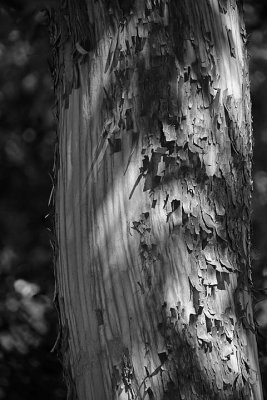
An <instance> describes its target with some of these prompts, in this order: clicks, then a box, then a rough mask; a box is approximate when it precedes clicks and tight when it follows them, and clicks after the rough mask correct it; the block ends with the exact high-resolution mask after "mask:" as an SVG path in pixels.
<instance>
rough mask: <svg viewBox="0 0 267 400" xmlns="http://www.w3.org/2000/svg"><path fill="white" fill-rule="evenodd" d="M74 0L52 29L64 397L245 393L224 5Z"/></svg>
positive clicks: (242, 225) (229, 6)
mask: <svg viewBox="0 0 267 400" xmlns="http://www.w3.org/2000/svg"><path fill="white" fill-rule="evenodd" d="M77 4H78V5H77V7H76V6H75V7H74V3H73V2H71V1H70V0H69V1H68V2H67V8H66V9H64V10H62V9H61V15H62V14H63V15H65V16H67V17H66V18H65V20H64V18H63V20H62V18H61V19H60V18H58V26H57V29H55V31H56V34H55V32H54V34H55V36H56V39H55V40H54V42H55V46H56V47H58V48H59V49H58V59H57V60H56V65H57V68H58V70H59V71H63V72H61V75H60V76H59V77H58V79H56V82H58V86H57V93H58V111H59V153H60V162H59V169H58V186H57V193H56V214H57V215H58V223H57V238H58V242H59V256H58V276H59V283H60V284H59V299H60V309H61V313H62V316H63V319H62V324H63V328H62V329H63V331H64V330H65V331H66V330H67V326H68V332H69V334H68V335H66V336H65V337H63V339H62V348H63V351H64V349H65V354H64V357H65V365H66V368H68V370H69V374H70V376H71V377H72V379H73V381H74V382H75V387H76V389H75V390H76V394H77V396H78V399H85V398H86V399H92V400H93V399H95V400H106V399H111V398H112V399H120V400H123V399H144V398H151V399H153V398H154V399H157V400H158V399H203V400H204V399H215V398H216V399H217V398H219V399H237V398H240V399H241V398H243V399H255V400H258V399H259V400H260V399H261V398H262V393H261V386H260V377H259V369H258V361H257V356H256V350H255V337H254V324H253V316H252V307H251V297H250V290H251V281H250V258H249V257H250V256H249V254H250V202H251V151H252V150H251V122H250V120H251V115H250V98H249V84H248V72H247V67H246V50H245V33H244V32H245V31H244V26H243V21H242V19H241V17H240V14H239V12H238V6H237V4H236V2H235V1H231V2H230V1H229V2H225V1H222V0H201V1H198V2H195V1H193V0H187V1H183V0H179V1H174V0H169V1H168V0H160V1H157V2H156V1H152V0H151V1H150V0H146V1H145V0H138V1H137V0H136V1H135V2H132V3H131V4H128V2H126V0H124V1H123V0H121V1H118V2H116V4H114V3H113V2H108V1H106V2H105V1H103V0H101V1H100V0H99V1H96V2H92V1H90V0H86V1H84V2H83V1H81V0H80V1H79V2H78V3H77ZM86 10H87V15H85V14H86ZM58 32H59V33H58ZM66 32H70V33H71V36H68V34H66ZM63 33H64V35H63ZM60 35H61V36H60ZM58 66H60V68H59V67H58ZM77 77H79V79H78V78H77ZM64 346H65V347H64ZM68 346H69V348H68ZM71 385H72V381H71V382H70V386H71ZM71 395H72V396H74V392H73V393H72V394H71Z"/></svg>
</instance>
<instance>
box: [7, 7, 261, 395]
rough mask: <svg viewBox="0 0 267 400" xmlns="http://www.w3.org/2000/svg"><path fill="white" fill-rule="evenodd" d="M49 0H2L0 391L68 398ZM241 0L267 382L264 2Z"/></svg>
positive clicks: (255, 264) (255, 262) (258, 300)
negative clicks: (54, 196)
mask: <svg viewBox="0 0 267 400" xmlns="http://www.w3.org/2000/svg"><path fill="white" fill-rule="evenodd" d="M53 3H56V0H54V1H53V0H51V1H38V0H6V1H3V0H2V1H1V0H0V190H1V196H0V227H1V228H0V400H2V399H3V400H26V399H27V400H36V399H38V400H62V399H66V390H65V386H64V383H63V379H62V371H61V365H60V362H59V361H58V359H57V357H56V355H55V354H54V353H51V352H50V350H51V349H52V347H53V345H54V343H55V341H56V336H57V316H56V312H55V310H54V309H53V305H52V299H53V291H54V272H53V262H52V256H53V255H52V251H51V248H50V244H49V241H50V239H51V232H50V231H49V229H50V228H51V220H50V218H49V216H47V214H48V213H49V207H48V199H49V195H50V192H51V188H52V181H51V178H50V176H49V172H50V171H52V167H53V155H54V143H55V135H56V134H55V123H54V119H53V101H54V100H53V90H52V81H51V78H50V72H49V69H48V62H47V59H48V55H49V41H48V29H47V27H46V26H45V25H43V23H44V22H45V18H43V17H44V13H43V12H42V11H40V9H42V8H43V7H44V5H52V4H53ZM244 7H245V17H246V23H247V30H248V33H249V36H248V53H249V59H250V79H251V92H252V104H253V126H254V137H255V145H254V166H253V176H254V197H253V249H252V262H253V279H254V296H255V311H256V312H255V318H256V321H257V324H258V328H257V335H258V346H259V354H260V364H261V371H262V375H263V382H267V347H266V338H267V298H266V294H267V291H265V290H264V288H265V287H267V4H265V2H264V1H263V0H262V1H257V0H253V1H245V4H244ZM265 385H266V384H265ZM266 389H267V385H266ZM266 389H265V390H266Z"/></svg>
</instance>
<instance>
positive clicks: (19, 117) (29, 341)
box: [0, 0, 65, 400]
mask: <svg viewBox="0 0 267 400" xmlns="http://www.w3.org/2000/svg"><path fill="white" fill-rule="evenodd" d="M39 6H40V4H38V1H36V0H34V1H30V0H29V1H9V0H8V1H7V2H6V4H5V2H2V5H1V7H0V129H1V131H0V185H1V189H2V190H1V191H2V195H1V198H0V226H1V232H0V399H10V400H16V399H18V400H23V399H25V400H26V399H27V400H31V399H38V400H42V399H44V400H47V399H51V400H53V399H58V400H60V399H64V398H65V388H64V385H63V382H62V377H61V366H60V364H59V361H58V360H57V358H56V356H55V355H54V354H51V352H50V350H51V349H52V347H53V344H54V342H55V340H56V335H57V318H56V315H55V311H54V309H53V307H52V298H53V290H54V282H53V281H54V276H53V269H52V268H53V267H52V254H51V249H50V245H49V232H47V230H46V227H48V226H49V222H47V220H46V219H45V215H46V213H47V212H48V211H47V210H48V205H47V203H48V198H49V193H50V191H51V179H50V177H49V172H50V171H51V170H52V164H53V153H54V141H55V126H54V119H53V114H52V104H53V92H52V82H51V78H50V74H49V70H48V64H47V58H48V53H49V42H48V32H47V28H46V27H44V26H42V25H41V24H40V22H41V21H40V18H39V16H40V13H39V12H38V11H37V10H38V8H39ZM36 7H37V8H36Z"/></svg>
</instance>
